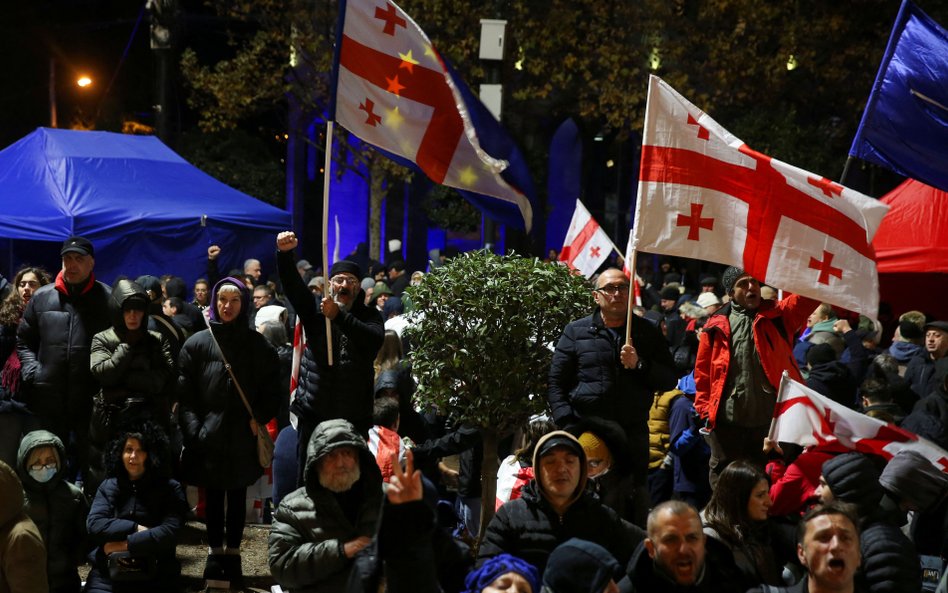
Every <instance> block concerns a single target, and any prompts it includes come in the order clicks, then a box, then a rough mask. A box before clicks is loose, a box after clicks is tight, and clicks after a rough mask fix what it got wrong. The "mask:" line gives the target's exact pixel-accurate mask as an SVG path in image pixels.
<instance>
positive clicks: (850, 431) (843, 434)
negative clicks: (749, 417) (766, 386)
mask: <svg viewBox="0 0 948 593" xmlns="http://www.w3.org/2000/svg"><path fill="white" fill-rule="evenodd" d="M770 438H771V439H773V440H774V441H779V442H784V443H796V444H798V445H802V446H804V447H809V446H813V445H823V446H827V445H841V446H843V447H845V448H847V449H852V450H854V451H859V452H861V453H871V454H873V455H879V456H881V457H884V458H885V459H886V460H889V459H892V457H893V456H895V454H896V453H898V452H899V451H905V450H912V451H916V452H917V453H920V454H921V455H923V456H924V457H925V458H926V459H928V460H929V461H931V462H932V464H933V465H934V466H935V467H937V468H938V469H940V470H942V471H948V452H946V451H945V450H944V449H942V448H941V447H939V446H937V445H935V444H934V443H932V442H931V441H928V440H926V439H923V438H921V437H919V436H918V435H916V434H914V433H912V432H909V431H907V430H904V429H902V428H899V427H898V426H896V425H895V424H892V423H890V422H883V421H881V420H877V419H876V418H872V417H870V416H866V415H864V414H860V413H859V412H856V411H854V410H850V409H849V408H847V407H846V406H843V405H841V404H838V403H836V402H834V401H832V400H831V399H829V398H828V397H824V396H822V395H820V394H819V393H817V392H816V391H813V390H812V389H810V388H808V387H806V386H805V385H803V384H801V383H798V382H796V381H794V380H793V379H791V378H790V377H789V375H787V374H786V373H784V375H783V379H782V380H781V381H780V394H779V395H778V397H777V406H776V407H775V408H774V420H773V424H771V426H770Z"/></svg>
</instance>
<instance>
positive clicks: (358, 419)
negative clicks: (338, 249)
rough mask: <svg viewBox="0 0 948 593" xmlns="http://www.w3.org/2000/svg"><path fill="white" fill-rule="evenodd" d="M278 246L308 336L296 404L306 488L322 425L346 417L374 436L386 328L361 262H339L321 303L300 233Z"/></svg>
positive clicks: (283, 275)
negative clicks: (301, 258)
mask: <svg viewBox="0 0 948 593" xmlns="http://www.w3.org/2000/svg"><path fill="white" fill-rule="evenodd" d="M276 244H277V268H278V269H279V272H280V282H281V283H282V284H283V290H284V291H285V293H286V297H287V299H289V301H290V304H291V305H292V306H293V309H294V310H295V311H296V314H297V316H298V317H299V319H300V322H301V323H302V324H303V329H304V330H305V331H306V340H307V341H306V349H305V351H304V352H303V360H302V362H301V364H300V375H299V385H298V386H297V388H296V393H294V394H293V399H292V404H291V406H290V410H291V411H292V412H293V413H294V414H296V417H297V419H298V423H297V427H296V428H297V430H298V431H299V443H300V444H299V446H298V449H297V453H298V459H299V469H300V471H299V472H298V474H297V485H300V486H301V485H302V484H303V479H302V478H303V475H302V474H303V471H302V469H303V467H305V465H306V443H308V442H309V437H310V435H311V434H312V432H313V429H314V428H315V427H316V425H317V424H319V423H320V422H322V421H323V420H330V419H332V418H342V419H344V420H348V421H349V422H351V423H352V424H353V425H355V429H356V430H357V431H358V432H359V433H361V434H362V435H363V436H364V437H368V434H369V429H370V428H372V405H373V403H374V397H373V396H374V386H375V370H374V368H373V366H372V365H373V363H374V362H375V356H376V355H377V354H378V351H379V348H381V347H382V341H383V339H384V337H385V326H384V325H383V322H382V316H381V315H380V314H379V312H378V311H377V310H376V309H375V307H367V306H366V305H365V295H364V294H363V291H362V287H361V285H360V284H359V281H360V279H361V278H362V270H361V269H360V268H359V265H358V264H357V263H355V262H352V261H349V260H345V259H344V260H340V261H337V262H336V263H334V264H333V265H332V268H331V269H330V271H329V286H328V289H329V294H328V295H326V296H324V297H323V299H322V300H321V301H319V302H317V301H316V299H314V298H313V293H311V292H310V291H309V290H308V289H307V288H306V285H305V284H304V283H303V279H302V278H301V277H300V275H299V272H297V270H296V261H295V259H294V256H293V250H294V249H295V248H296V246H297V245H298V244H299V241H298V240H297V238H296V234H295V233H293V232H291V231H285V232H282V233H280V234H279V235H277V241H276ZM326 319H329V321H330V326H331V329H332V366H330V365H329V361H328V357H327V346H326Z"/></svg>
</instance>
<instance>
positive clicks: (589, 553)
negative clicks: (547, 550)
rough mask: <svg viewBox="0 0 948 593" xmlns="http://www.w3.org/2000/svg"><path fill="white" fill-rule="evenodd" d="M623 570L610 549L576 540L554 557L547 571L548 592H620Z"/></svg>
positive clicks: (560, 549)
mask: <svg viewBox="0 0 948 593" xmlns="http://www.w3.org/2000/svg"><path fill="white" fill-rule="evenodd" d="M621 576H622V569H621V568H620V567H619V563H618V562H616V559H615V558H613V557H612V554H610V553H609V551H608V550H606V549H605V548H603V547H602V546H600V545H599V544H594V543H593V542H588V541H586V540H582V539H577V538H575V537H574V538H572V539H570V540H567V541H566V542H564V543H562V544H560V545H559V546H557V547H556V549H555V550H553V553H552V554H550V561H549V562H547V565H546V570H545V571H544V572H543V591H544V593H618V591H619V586H618V585H617V584H616V579H618V578H621Z"/></svg>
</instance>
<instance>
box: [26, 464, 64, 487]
mask: <svg viewBox="0 0 948 593" xmlns="http://www.w3.org/2000/svg"><path fill="white" fill-rule="evenodd" d="M57 469H58V468H57V467H55V466H54V467H46V466H42V467H40V468H38V469H32V468H30V477H32V478H33V479H34V480H36V481H37V482H39V483H40V484H45V483H46V482H48V481H50V480H52V479H53V476H55V475H56V470H57Z"/></svg>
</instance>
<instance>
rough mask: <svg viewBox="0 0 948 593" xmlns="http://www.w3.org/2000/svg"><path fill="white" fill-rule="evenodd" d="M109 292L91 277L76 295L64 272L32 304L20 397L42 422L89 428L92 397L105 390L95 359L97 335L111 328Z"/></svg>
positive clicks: (26, 315)
mask: <svg viewBox="0 0 948 593" xmlns="http://www.w3.org/2000/svg"><path fill="white" fill-rule="evenodd" d="M109 292H110V291H109V287H108V286H106V285H105V284H102V283H101V282H97V281H96V280H95V276H94V275H90V277H89V281H88V283H87V284H86V285H85V286H84V287H83V288H82V289H81V291H80V292H79V294H77V295H72V294H70V293H69V288H68V287H67V285H66V283H65V281H64V280H63V275H62V272H60V273H59V274H58V275H57V276H56V281H55V282H54V283H51V284H47V285H45V286H42V287H40V288H39V289H38V290H37V291H36V292H35V293H34V294H33V298H31V299H30V302H29V303H27V305H26V310H25V311H24V312H23V319H22V320H21V321H20V327H19V328H18V329H17V352H18V353H19V355H20V363H21V365H22V371H21V372H22V375H21V376H22V388H21V390H20V397H21V398H22V399H23V401H24V402H26V404H27V406H28V407H29V409H30V411H31V412H33V413H34V414H36V415H37V416H39V417H40V418H43V419H56V420H58V421H59V422H62V421H65V422H68V423H69V426H74V425H76V424H77V423H78V424H82V425H85V424H87V423H88V421H89V413H90V412H91V410H92V397H93V396H94V395H95V394H96V392H98V390H99V385H98V382H97V381H96V380H95V378H94V377H93V376H92V373H91V371H90V370H89V354H90V350H91V344H92V336H94V335H95V334H97V333H99V332H100V331H104V330H106V329H108V328H109V326H110V325H111V320H110V318H109V306H108V301H109ZM84 430H85V429H84V427H83V432H84Z"/></svg>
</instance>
